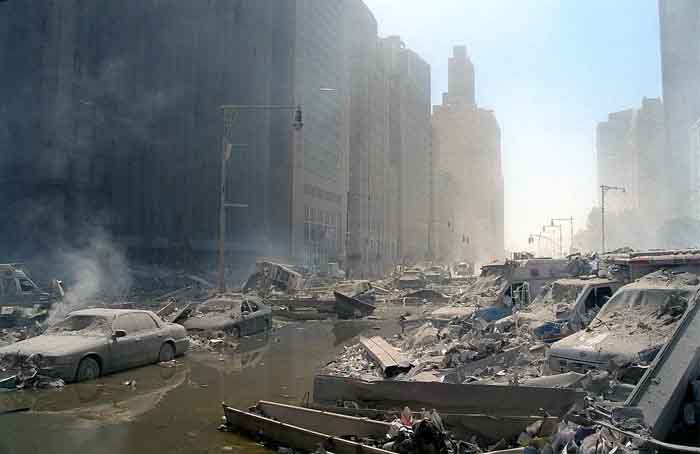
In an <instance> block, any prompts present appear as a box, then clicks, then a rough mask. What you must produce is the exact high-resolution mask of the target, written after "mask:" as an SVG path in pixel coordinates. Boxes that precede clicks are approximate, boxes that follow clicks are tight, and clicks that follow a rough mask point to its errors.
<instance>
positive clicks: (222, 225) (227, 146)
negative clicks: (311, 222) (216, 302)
mask: <svg viewBox="0 0 700 454" xmlns="http://www.w3.org/2000/svg"><path fill="white" fill-rule="evenodd" d="M219 108H220V109H221V111H222V113H223V117H224V135H223V137H222V147H221V148H222V150H221V182H220V191H221V193H220V198H219V270H218V271H219V273H218V274H219V276H218V290H219V292H221V293H223V292H225V291H226V277H225V273H224V269H225V266H226V263H225V262H226V260H225V254H224V249H225V236H226V208H247V207H248V205H246V204H240V203H227V202H226V162H227V161H228V159H229V157H230V156H231V150H232V149H233V148H234V147H236V146H238V147H241V146H245V145H242V144H239V145H234V144H232V143H229V141H228V140H227V136H229V135H230V132H231V130H232V129H233V126H234V124H235V122H236V119H237V117H238V112H241V111H267V110H283V111H293V112H294V121H293V123H292V126H293V127H294V129H295V130H296V131H300V130H301V128H302V127H303V126H304V123H303V121H302V111H301V106H300V105H298V104H297V105H284V104H259V105H240V104H237V105H223V106H220V107H219ZM290 196H291V195H290ZM291 240H293V239H292V238H290V241H291Z"/></svg>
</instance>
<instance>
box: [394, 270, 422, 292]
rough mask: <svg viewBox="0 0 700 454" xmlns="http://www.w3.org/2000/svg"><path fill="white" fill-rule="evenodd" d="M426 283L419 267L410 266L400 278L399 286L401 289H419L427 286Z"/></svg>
mask: <svg viewBox="0 0 700 454" xmlns="http://www.w3.org/2000/svg"><path fill="white" fill-rule="evenodd" d="M425 284H426V281H425V276H424V275H423V272H422V271H421V270H419V269H417V268H408V269H407V270H405V271H404V272H403V273H402V274H401V277H399V280H398V287H399V288H400V289H408V288H415V289H418V288H423V287H425Z"/></svg>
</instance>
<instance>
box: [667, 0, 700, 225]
mask: <svg viewBox="0 0 700 454" xmlns="http://www.w3.org/2000/svg"><path fill="white" fill-rule="evenodd" d="M659 25H660V34H661V36H660V38H661V39H660V42H661V73H662V83H663V100H664V111H665V120H666V138H667V139H666V144H667V151H666V165H665V167H666V168H667V169H668V170H669V172H670V173H671V174H672V175H673V179H672V181H671V182H670V184H671V185H672V186H671V189H672V192H673V194H674V197H672V199H671V200H670V202H671V203H672V211H673V213H674V217H684V216H696V213H697V210H696V208H695V207H694V206H693V205H695V204H697V202H698V201H700V200H699V198H698V197H697V196H695V194H697V193H698V189H697V187H698V185H699V184H700V180H699V179H698V174H700V172H699V171H698V169H700V166H699V165H698V162H700V161H699V160H698V159H696V157H695V156H694V154H693V151H692V147H693V143H692V140H693V138H692V135H691V133H692V131H691V129H692V128H693V125H694V124H695V123H696V122H697V121H698V120H699V119H700V90H698V87H699V86H700V3H699V2H697V1H694V0H659ZM691 195H693V196H691Z"/></svg>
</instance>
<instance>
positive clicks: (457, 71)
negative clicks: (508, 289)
mask: <svg viewBox="0 0 700 454" xmlns="http://www.w3.org/2000/svg"><path fill="white" fill-rule="evenodd" d="M449 62H450V63H449V75H448V77H449V84H448V86H449V87H450V88H449V90H450V91H448V92H447V93H445V94H443V102H442V104H441V105H438V106H434V107H433V117H432V127H433V160H434V163H433V165H432V168H433V173H432V180H433V188H434V189H433V200H432V204H433V207H434V209H433V213H434V219H433V222H432V223H431V226H432V229H431V231H432V232H434V235H431V236H432V237H434V238H433V240H432V242H431V245H432V250H433V251H434V255H435V257H436V258H437V259H440V260H447V261H455V260H467V261H470V262H472V263H486V262H489V261H492V260H495V259H500V258H502V257H503V254H504V244H503V242H504V238H503V233H504V226H503V222H504V220H503V191H504V188H503V173H502V169H501V131H500V127H499V125H498V121H497V120H496V117H495V115H494V114H493V112H492V111H490V110H485V109H481V108H478V107H477V105H476V102H475V96H474V93H475V87H474V66H473V65H472V63H471V61H470V59H469V57H468V56H467V52H466V48H465V47H464V46H456V47H455V48H454V55H453V57H452V58H450V60H449Z"/></svg>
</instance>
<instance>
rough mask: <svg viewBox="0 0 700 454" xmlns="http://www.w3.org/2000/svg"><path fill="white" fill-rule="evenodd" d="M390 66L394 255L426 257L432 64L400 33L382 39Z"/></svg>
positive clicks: (406, 260)
mask: <svg viewBox="0 0 700 454" xmlns="http://www.w3.org/2000/svg"><path fill="white" fill-rule="evenodd" d="M382 46H383V48H384V55H385V58H386V61H387V64H388V67H389V71H390V72H389V77H390V90H389V94H390V99H389V117H390V119H389V134H390V137H389V147H390V151H389V162H390V164H389V165H390V167H391V168H392V169H394V171H395V173H396V180H397V183H398V189H397V192H396V198H395V199H393V200H394V202H393V203H394V207H393V208H394V210H395V211H394V213H392V216H393V217H395V219H396V223H397V226H396V256H397V257H398V259H399V261H400V262H402V263H415V262H417V261H421V260H425V259H426V258H428V251H429V244H428V239H429V235H428V230H429V224H430V219H429V216H430V199H429V196H430V156H431V135H430V65H428V64H427V63H426V62H425V61H424V60H423V59H422V58H421V57H420V56H419V55H418V54H416V53H415V52H414V51H412V50H410V49H408V48H407V47H406V46H405V44H404V42H403V41H402V40H401V38H399V37H398V36H390V37H387V38H384V39H383V43H382Z"/></svg>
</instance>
